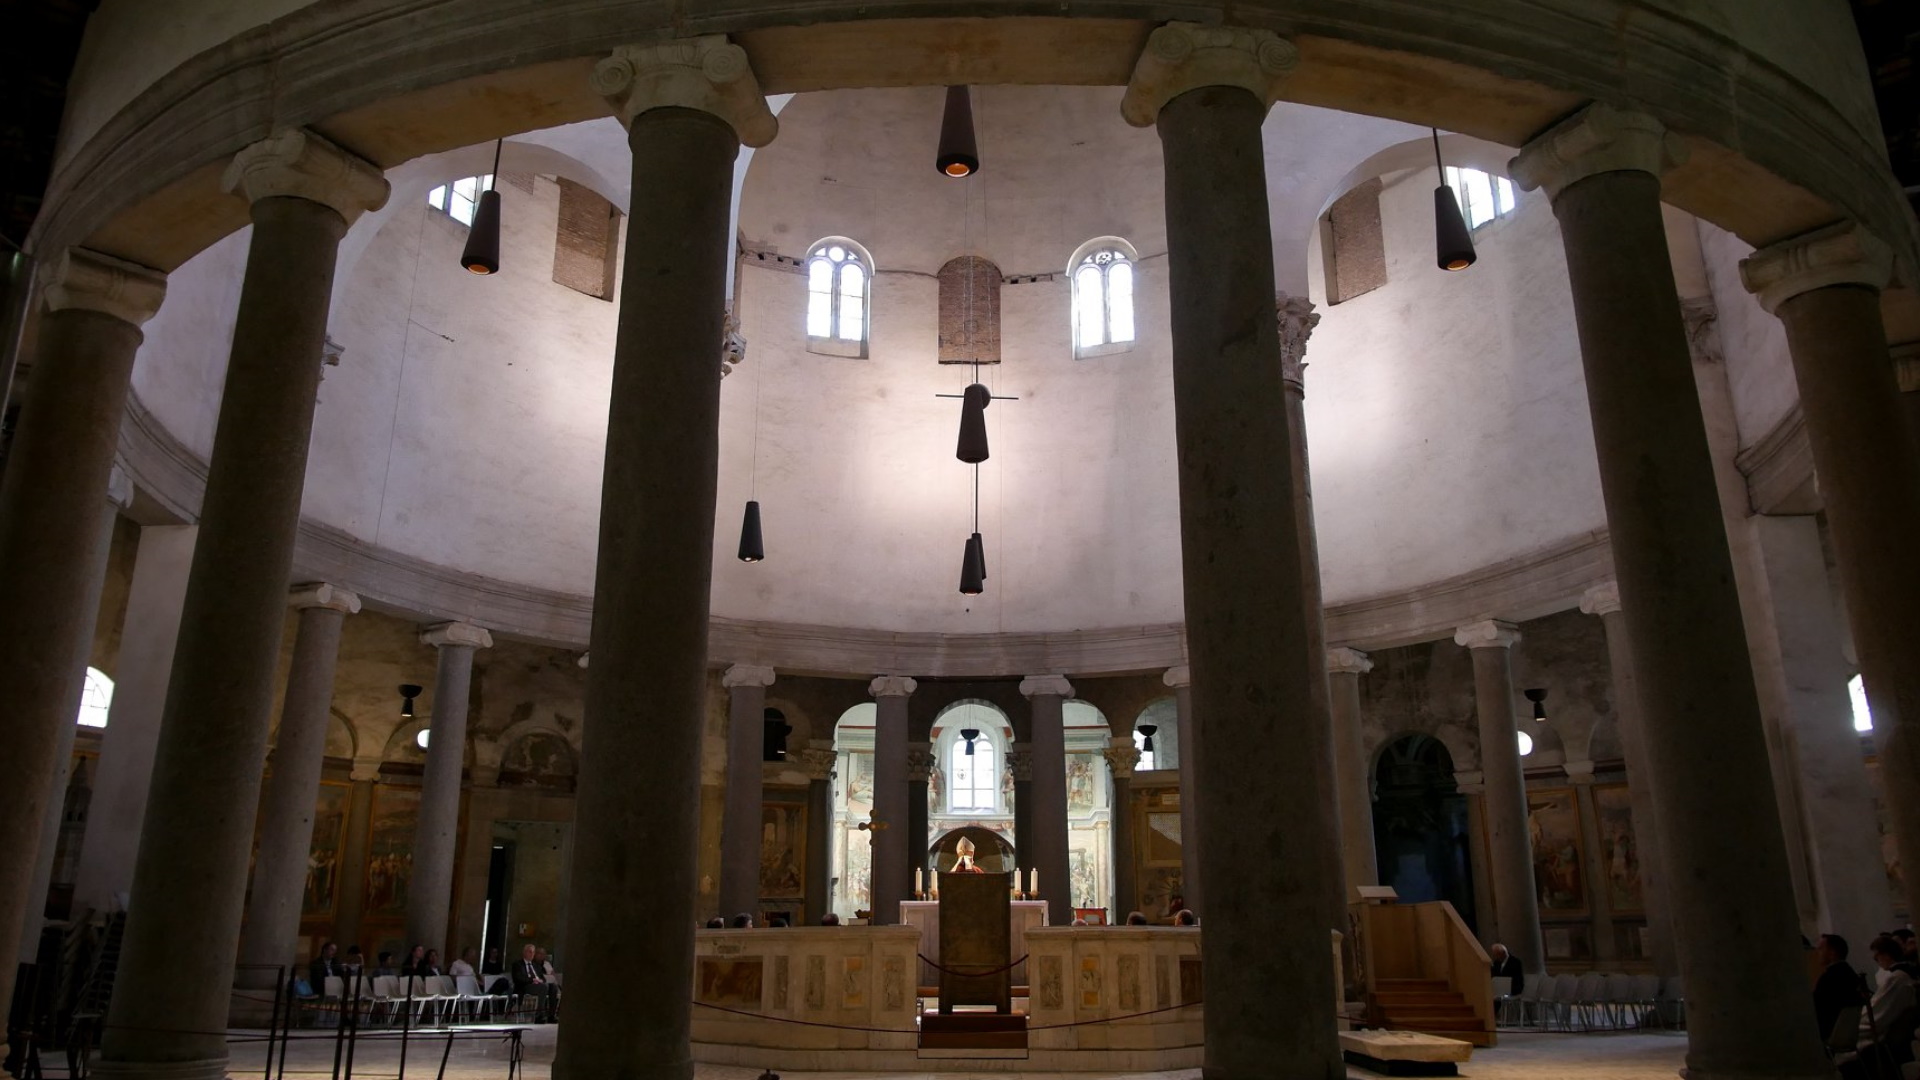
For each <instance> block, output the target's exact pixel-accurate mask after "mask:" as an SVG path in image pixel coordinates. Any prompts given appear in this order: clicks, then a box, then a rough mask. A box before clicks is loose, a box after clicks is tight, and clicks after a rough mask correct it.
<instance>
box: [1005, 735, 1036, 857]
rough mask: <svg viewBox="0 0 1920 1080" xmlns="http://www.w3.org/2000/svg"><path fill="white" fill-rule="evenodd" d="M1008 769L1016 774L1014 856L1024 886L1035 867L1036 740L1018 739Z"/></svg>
mask: <svg viewBox="0 0 1920 1080" xmlns="http://www.w3.org/2000/svg"><path fill="white" fill-rule="evenodd" d="M1007 771H1008V772H1010V773H1012V774H1013V858H1014V862H1015V864H1016V865H1018V866H1019V868H1020V887H1021V888H1022V889H1025V888H1026V887H1027V886H1026V881H1027V877H1026V872H1027V871H1028V870H1031V869H1033V866H1034V862H1033V744H1032V743H1014V744H1013V749H1011V750H1009V751H1007Z"/></svg>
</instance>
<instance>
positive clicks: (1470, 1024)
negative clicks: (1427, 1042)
mask: <svg viewBox="0 0 1920 1080" xmlns="http://www.w3.org/2000/svg"><path fill="white" fill-rule="evenodd" d="M1367 1019H1368V1022H1369V1023H1371V1024H1373V1025H1375V1026H1377V1027H1383V1028H1388V1029H1390V1030H1394V1031H1417V1032H1420V1033H1422V1034H1425V1035H1438V1036H1441V1037H1443V1038H1448V1039H1460V1040H1462V1041H1463V1042H1470V1043H1472V1044H1473V1045H1475V1046H1492V1045H1493V1032H1491V1031H1487V1030H1485V1027H1486V1025H1485V1022H1484V1021H1483V1020H1482V1019H1481V1017H1480V1016H1479V1015H1478V1014H1477V1013H1475V1012H1474V1008H1473V1006H1472V1005H1471V1004H1469V1003H1468V1002H1467V999H1466V997H1465V996H1464V995H1462V994H1460V993H1459V992H1458V991H1456V990H1453V989H1451V988H1449V986H1448V985H1447V980H1445V979H1378V980H1376V981H1375V983H1374V989H1373V990H1372V991H1371V992H1370V993H1368V995H1367Z"/></svg>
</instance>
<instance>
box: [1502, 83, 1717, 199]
mask: <svg viewBox="0 0 1920 1080" xmlns="http://www.w3.org/2000/svg"><path fill="white" fill-rule="evenodd" d="M1686 157H1687V149H1686V146H1685V145H1684V144H1683V143H1682V142H1681V141H1680V137H1679V136H1677V135H1675V134H1673V133H1672V132H1670V131H1668V130H1667V127H1666V125H1665V124H1662V123H1661V122H1660V121H1658V120H1656V119H1654V118H1653V117H1651V116H1648V115H1647V114H1646V113H1641V112H1633V111H1631V110H1628V109H1622V108H1618V107H1616V106H1613V105H1608V104H1607V103H1605V102H1599V101H1596V102H1594V103H1593V104H1591V105H1589V106H1587V107H1586V108H1584V109H1581V110H1580V111H1579V112H1577V113H1574V114H1573V115H1572V116H1569V117H1568V118H1566V119H1565V120H1562V121H1560V122H1559V123H1558V124H1555V125H1554V126H1552V127H1550V128H1548V129H1547V130H1546V131H1544V132H1542V133H1541V134H1539V135H1537V136H1535V137H1534V139H1533V141H1532V142H1529V143H1528V144H1527V145H1526V146H1524V147H1522V148H1521V150H1520V153H1519V154H1517V155H1516V156H1515V157H1514V158H1513V160H1512V161H1510V162H1508V163H1507V174H1508V175H1509V176H1511V177H1512V178H1513V182H1514V183H1516V184H1519V185H1520V190H1522V191H1533V190H1535V189H1537V188H1545V189H1546V191H1547V196H1548V198H1551V199H1558V198H1559V197H1560V193H1561V192H1562V191H1565V190H1566V189H1567V188H1569V187H1572V186H1573V185H1574V184H1577V183H1579V182H1580V181H1582V180H1585V179H1586V178H1588V177H1590V176H1598V175H1599V174H1601V173H1607V172H1644V173H1651V174H1653V175H1654V176H1659V175H1661V174H1662V173H1664V172H1666V171H1667V170H1668V169H1670V168H1673V167H1674V166H1676V165H1678V164H1680V163H1681V162H1683V161H1685V160H1686Z"/></svg>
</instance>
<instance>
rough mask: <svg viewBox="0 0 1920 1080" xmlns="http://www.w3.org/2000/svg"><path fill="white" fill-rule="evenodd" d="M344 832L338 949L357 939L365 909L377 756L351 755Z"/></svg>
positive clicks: (336, 914) (336, 933) (336, 918)
mask: <svg viewBox="0 0 1920 1080" xmlns="http://www.w3.org/2000/svg"><path fill="white" fill-rule="evenodd" d="M347 778H348V780H349V781H350V783H349V786H348V789H347V823H346V835H345V837H344V839H343V842H342V844H341V845H340V888H339V889H338V890H337V892H338V894H339V897H340V906H339V907H338V908H336V909H334V916H333V939H334V940H335V941H338V942H339V943H340V951H341V952H345V951H346V948H347V946H348V945H362V946H365V945H367V944H368V943H367V942H363V941H361V940H360V921H361V919H363V918H364V917H365V916H366V911H367V839H368V830H369V829H371V828H372V825H373V786H374V784H375V783H377V782H378V781H379V779H380V760H379V759H378V758H355V759H354V762H353V769H352V771H351V772H350V773H349V774H348V777H347Z"/></svg>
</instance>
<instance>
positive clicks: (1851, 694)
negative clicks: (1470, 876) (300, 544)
mask: <svg viewBox="0 0 1920 1080" xmlns="http://www.w3.org/2000/svg"><path fill="white" fill-rule="evenodd" d="M87 675H88V677H89V680H91V677H92V675H93V672H91V671H89V672H87ZM1847 697H1848V698H1849V699H1851V700H1852V702H1853V730H1855V731H1872V730H1873V710H1872V709H1871V708H1869V707H1868V706H1867V680H1865V679H1863V678H1861V677H1860V676H1858V675H1855V676H1854V677H1853V678H1851V679H1848V680H1847Z"/></svg>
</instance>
